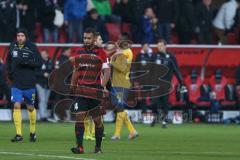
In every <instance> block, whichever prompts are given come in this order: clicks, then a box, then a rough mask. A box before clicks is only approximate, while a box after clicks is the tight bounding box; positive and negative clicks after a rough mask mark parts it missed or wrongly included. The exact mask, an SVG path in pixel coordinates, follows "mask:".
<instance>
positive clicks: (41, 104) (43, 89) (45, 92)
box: [36, 49, 53, 121]
mask: <svg viewBox="0 0 240 160" xmlns="http://www.w3.org/2000/svg"><path fill="white" fill-rule="evenodd" d="M40 53H41V57H42V66H41V68H39V69H38V70H37V74H36V75H37V84H36V89H37V93H38V108H39V112H40V119H41V121H47V118H48V117H47V116H48V115H47V106H48V99H49V96H50V90H49V87H48V77H49V75H50V73H51V71H52V69H53V63H52V61H51V60H50V59H49V57H48V50H46V49H44V50H42V51H41V52H40Z"/></svg>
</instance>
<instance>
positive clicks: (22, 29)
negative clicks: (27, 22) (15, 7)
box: [16, 28, 28, 38]
mask: <svg viewBox="0 0 240 160" xmlns="http://www.w3.org/2000/svg"><path fill="white" fill-rule="evenodd" d="M18 33H23V34H24V35H25V37H26V38H28V32H27V30H26V29H25V28H19V29H18V30H17V32H16V35H17V34H18Z"/></svg>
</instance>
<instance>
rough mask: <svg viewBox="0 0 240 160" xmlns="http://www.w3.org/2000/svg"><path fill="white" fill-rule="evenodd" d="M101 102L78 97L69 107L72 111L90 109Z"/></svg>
mask: <svg viewBox="0 0 240 160" xmlns="http://www.w3.org/2000/svg"><path fill="white" fill-rule="evenodd" d="M100 104H101V101H99V100H96V99H91V98H85V97H79V98H76V99H75V102H74V103H73V105H72V107H71V111H72V112H75V113H76V112H81V111H91V110H93V109H95V108H97V107H99V105H100Z"/></svg>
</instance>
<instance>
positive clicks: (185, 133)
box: [0, 122, 240, 160]
mask: <svg viewBox="0 0 240 160" xmlns="http://www.w3.org/2000/svg"><path fill="white" fill-rule="evenodd" d="M28 127H29V126H28V123H24V124H23V131H24V141H23V142H20V143H11V142H10V139H11V138H12V137H13V135H14V133H15V130H14V126H13V124H12V123H9V122H1V123H0V160H14V159H16V160H31V159H34V160H45V159H46V160H51V159H56V160H61V159H64V158H61V157H59V158H56V157H39V156H36V155H54V156H67V157H68V158H69V157H78V158H91V159H97V160H239V159H240V151H239V149H240V126H236V125H229V126H226V125H210V124H208V125H207V124H184V125H170V126H169V127H168V128H167V129H162V128H161V127H160V125H156V126H155V127H154V128H151V127H149V126H148V125H143V124H137V125H135V127H136V128H137V130H138V132H139V134H140V136H139V137H138V138H137V139H135V140H132V141H129V140H127V131H126V128H125V127H124V128H123V132H122V137H121V140H120V141H111V140H109V139H110V136H111V135H112V133H113V129H114V125H113V124H105V131H106V133H107V137H106V139H105V140H104V142H103V152H104V153H103V154H98V155H96V154H93V153H91V152H92V150H93V148H94V142H92V141H84V147H85V151H86V152H87V153H86V154H83V155H74V154H72V153H71V152H70V150H69V149H70V148H71V147H73V146H74V141H75V137H74V124H70V123H58V124H53V123H38V125H37V135H38V141H37V142H36V143H29V142H28V135H29V133H28ZM3 152H7V153H5V154H3ZM8 152H11V155H10V153H8ZM12 152H14V153H20V154H31V155H30V156H29V155H28V156H27V155H12Z"/></svg>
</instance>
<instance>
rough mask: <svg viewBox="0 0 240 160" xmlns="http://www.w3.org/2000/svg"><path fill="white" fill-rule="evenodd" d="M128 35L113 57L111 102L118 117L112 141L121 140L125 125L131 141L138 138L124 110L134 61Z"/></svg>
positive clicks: (122, 39)
mask: <svg viewBox="0 0 240 160" xmlns="http://www.w3.org/2000/svg"><path fill="white" fill-rule="evenodd" d="M126 46H129V41H128V35H123V36H122V37H121V40H120V43H119V48H120V49H119V50H117V51H116V52H115V53H114V54H113V56H112V57H111V61H110V64H111V67H112V76H111V82H112V89H111V101H112V104H113V105H115V106H116V111H117V115H116V116H117V117H116V124H115V132H114V135H113V136H112V137H111V139H112V140H119V139H120V134H121V129H122V125H123V123H124V124H125V125H126V127H127V129H128V131H129V137H128V138H129V139H134V138H136V137H137V136H138V132H137V131H136V130H135V128H134V127H133V125H132V123H131V121H130V119H129V117H128V114H127V112H126V111H125V110H124V108H125V106H126V101H127V98H128V91H129V89H130V87H131V82H130V77H129V74H130V70H131V63H132V59H133V53H132V50H131V49H130V48H129V47H126Z"/></svg>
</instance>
